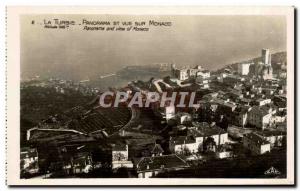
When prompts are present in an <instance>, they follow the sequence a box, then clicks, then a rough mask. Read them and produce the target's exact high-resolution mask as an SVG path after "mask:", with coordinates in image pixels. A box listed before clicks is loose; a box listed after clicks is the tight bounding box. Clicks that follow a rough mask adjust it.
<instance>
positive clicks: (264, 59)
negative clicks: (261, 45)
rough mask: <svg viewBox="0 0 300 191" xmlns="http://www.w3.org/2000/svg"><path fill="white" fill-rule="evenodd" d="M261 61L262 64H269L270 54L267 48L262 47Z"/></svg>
mask: <svg viewBox="0 0 300 191" xmlns="http://www.w3.org/2000/svg"><path fill="white" fill-rule="evenodd" d="M261 55H262V63H263V64H264V65H271V54H270V50H269V49H262V51H261Z"/></svg>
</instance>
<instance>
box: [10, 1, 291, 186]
mask: <svg viewBox="0 0 300 191" xmlns="http://www.w3.org/2000/svg"><path fill="white" fill-rule="evenodd" d="M186 10H190V12H189V13H187V12H186ZM7 17H8V20H7V21H8V25H7V26H8V31H11V33H8V34H7V35H8V37H7V39H8V63H7V64H8V73H7V75H8V80H7V83H8V94H7V99H8V108H7V111H8V112H7V115H8V123H7V141H8V144H7V157H8V158H9V160H8V175H7V178H8V184H12V185H49V184H51V185H72V184H73V185H77V184H80V185H81V184H82V185H250V184H251V185H293V184H294V165H295V164H294V71H293V68H294V60H293V59H294V49H293V48H294V45H293V44H294V41H293V39H294V36H293V31H294V28H293V27H294V22H293V19H294V9H293V7H276V8H275V7H263V8H260V7H249V8H247V7H227V8H226V7H215V8H212V7H210V8H208V7H199V8H191V7H189V8H184V7H181V8H180V7H177V8H169V9H162V8H161V9H159V8H157V9H155V8H149V7H148V8H145V7H144V8H142V7H141V8H128V7H127V8H112V7H111V8H100V7H99V10H98V9H90V8H87V7H85V8H84V7H82V8H72V9H68V8H67V7H57V8H55V7H34V8H33V7H29V8H28V7H8V16H7ZM16 18H17V19H16ZM10 58H12V59H10ZM16 76H17V77H16Z"/></svg>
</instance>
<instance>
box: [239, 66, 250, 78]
mask: <svg viewBox="0 0 300 191" xmlns="http://www.w3.org/2000/svg"><path fill="white" fill-rule="evenodd" d="M250 65H251V64H250V63H240V64H239V65H238V73H239V74H240V75H243V76H246V75H248V74H249V69H250Z"/></svg>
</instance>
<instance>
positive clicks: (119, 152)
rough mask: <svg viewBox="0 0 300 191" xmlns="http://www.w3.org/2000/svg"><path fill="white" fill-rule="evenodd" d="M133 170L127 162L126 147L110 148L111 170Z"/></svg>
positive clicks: (115, 146)
mask: <svg viewBox="0 0 300 191" xmlns="http://www.w3.org/2000/svg"><path fill="white" fill-rule="evenodd" d="M121 167H125V168H133V163H132V162H131V161H129V160H128V145H125V144H117V145H113V147H112V169H115V168H121Z"/></svg>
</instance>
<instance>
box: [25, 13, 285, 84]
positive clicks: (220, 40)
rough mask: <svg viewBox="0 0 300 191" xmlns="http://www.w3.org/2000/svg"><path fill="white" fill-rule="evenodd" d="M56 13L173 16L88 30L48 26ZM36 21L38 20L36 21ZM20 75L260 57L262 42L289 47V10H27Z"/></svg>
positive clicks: (74, 74) (78, 75) (219, 63)
mask: <svg viewBox="0 0 300 191" xmlns="http://www.w3.org/2000/svg"><path fill="white" fill-rule="evenodd" d="M53 18H59V19H66V20H74V21H75V22H76V24H80V23H82V19H86V20H99V21H145V22H146V23H148V21H149V20H155V21H165V22H171V23H172V25H171V26H170V27H150V28H149V31H147V32H137V31H130V32H126V31H125V32H124V31H123V32H120V31H110V32H108V31H86V30H83V26H82V25H76V26H70V27H69V28H68V29H65V30H63V29H45V28H44V27H43V24H42V23H43V20H44V19H45V20H52V19H53ZM32 21H35V23H34V24H32ZM20 36H21V39H20V40H21V50H20V51H21V78H22V79H26V78H29V77H32V76H35V75H40V76H55V77H62V78H65V79H73V80H82V79H86V78H88V77H91V76H95V75H102V74H107V73H112V72H116V71H118V70H120V69H121V68H122V67H124V66H128V65H151V64H153V63H175V64H176V65H177V66H187V65H189V66H195V65H201V66H202V67H204V68H206V69H209V70H215V69H218V68H222V67H224V66H225V65H228V64H232V63H234V62H237V61H243V60H248V59H251V58H254V57H258V56H260V54H261V49H262V48H269V49H270V51H271V53H275V52H278V51H286V20H285V17H284V16H237V15H236V16H199V15H198V16H174V15H173V16H151V15H149V16H137V15H127V16H124V15H123V16H119V15H24V16H22V17H21V34H20Z"/></svg>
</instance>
